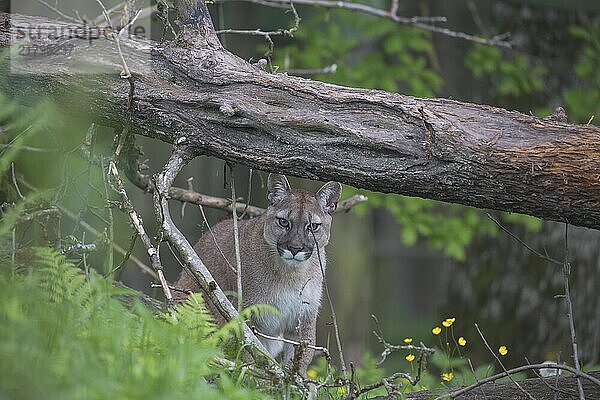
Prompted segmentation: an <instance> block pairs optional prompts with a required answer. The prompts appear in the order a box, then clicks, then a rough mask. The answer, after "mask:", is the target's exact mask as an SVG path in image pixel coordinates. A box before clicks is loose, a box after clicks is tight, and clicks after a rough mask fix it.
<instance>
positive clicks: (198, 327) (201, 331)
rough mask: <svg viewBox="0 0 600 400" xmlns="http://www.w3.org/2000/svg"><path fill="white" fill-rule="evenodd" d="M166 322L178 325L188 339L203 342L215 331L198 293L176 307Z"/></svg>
mask: <svg viewBox="0 0 600 400" xmlns="http://www.w3.org/2000/svg"><path fill="white" fill-rule="evenodd" d="M168 321H171V322H173V323H174V324H177V325H180V326H181V327H182V328H183V329H184V331H185V332H187V333H188V334H189V336H188V337H189V338H196V339H199V340H205V339H207V338H208V337H209V336H211V335H212V333H213V332H214V331H215V322H214V319H213V317H212V316H211V315H210V313H209V311H208V310H207V308H206V305H205V304H204V299H203V298H202V295H201V294H199V293H194V294H192V295H190V296H189V297H188V299H187V301H186V302H185V303H183V304H180V305H178V306H177V307H176V308H175V311H174V312H173V315H172V318H171V317H170V318H168Z"/></svg>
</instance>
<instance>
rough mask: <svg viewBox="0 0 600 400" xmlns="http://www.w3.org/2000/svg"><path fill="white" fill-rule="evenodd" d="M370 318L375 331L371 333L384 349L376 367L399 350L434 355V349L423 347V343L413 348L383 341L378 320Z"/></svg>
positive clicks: (372, 316)
mask: <svg viewBox="0 0 600 400" xmlns="http://www.w3.org/2000/svg"><path fill="white" fill-rule="evenodd" d="M371 318H373V321H374V322H375V327H376V329H375V330H374V331H373V334H374V335H375V337H376V338H377V341H378V342H379V343H380V344H381V345H383V347H384V350H383V351H382V352H381V359H380V360H379V361H378V362H377V366H380V365H381V364H383V362H384V361H385V360H386V358H387V356H389V355H390V354H391V353H393V352H394V351H399V350H407V351H418V352H419V353H425V354H426V355H430V354H433V353H435V349H432V348H429V347H427V346H425V345H424V344H423V343H421V344H420V346H415V345H412V344H408V345H395V344H391V343H388V342H386V341H385V339H384V338H383V334H382V333H381V326H380V324H379V320H378V319H377V317H376V316H375V315H373V314H371Z"/></svg>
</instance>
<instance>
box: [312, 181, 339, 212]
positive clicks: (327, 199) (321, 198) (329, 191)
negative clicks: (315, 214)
mask: <svg viewBox="0 0 600 400" xmlns="http://www.w3.org/2000/svg"><path fill="white" fill-rule="evenodd" d="M341 194H342V185H340V184H339V183H338V182H327V183H326V184H324V185H323V186H321V189H319V191H318V192H317V193H316V194H315V197H316V198H317V201H318V202H319V204H320V205H321V208H322V209H323V211H325V212H326V213H328V214H332V213H333V212H334V211H335V208H336V207H337V203H338V200H339V199H340V195H341Z"/></svg>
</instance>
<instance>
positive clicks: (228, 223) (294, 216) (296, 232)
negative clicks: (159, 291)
mask: <svg viewBox="0 0 600 400" xmlns="http://www.w3.org/2000/svg"><path fill="white" fill-rule="evenodd" d="M268 188H269V193H268V199H269V202H270V205H269V207H268V208H267V210H266V212H265V213H264V214H263V215H261V216H259V217H256V218H254V219H250V220H244V221H239V237H240V253H241V263H242V264H241V265H242V295H243V302H244V307H247V306H249V305H252V304H269V305H272V306H274V307H275V308H277V309H278V310H279V311H280V312H281V314H280V315H275V314H271V313H267V314H265V315H261V316H260V317H256V318H253V320H252V321H250V322H249V323H250V324H252V325H255V326H256V328H257V329H258V330H259V331H260V332H262V333H265V334H268V335H271V336H277V337H285V338H287V339H292V340H307V341H309V342H310V343H311V344H314V343H315V329H316V320H317V314H318V312H319V308H320V304H321V292H322V286H323V273H324V271H325V246H326V245H327V243H328V242H329V232H330V228H331V213H333V211H334V210H335V206H336V204H337V201H338V199H339V196H340V192H341V185H340V184H339V183H335V182H329V183H327V184H325V185H324V186H323V187H322V188H321V189H320V190H319V191H318V192H317V193H316V194H313V193H311V192H308V191H306V190H302V189H294V190H292V189H291V188H290V187H289V184H288V182H287V179H286V178H285V177H284V176H283V175H269V182H268ZM280 218H283V219H285V220H286V221H288V223H289V227H283V226H282V224H284V222H282V221H280V220H279V219H280ZM317 222H318V223H320V227H319V228H318V229H316V230H315V232H314V234H315V237H316V239H317V243H318V248H319V252H320V258H321V262H322V268H323V270H321V265H320V264H319V257H318V255H317V246H315V243H314V237H313V234H312V232H311V231H309V230H308V229H307V226H308V224H309V223H317ZM212 232H213V234H214V237H213V234H211V233H210V232H206V233H205V234H204V235H203V236H202V237H201V238H200V240H199V241H198V243H197V244H196V246H195V247H194V248H195V250H196V252H198V255H199V256H200V258H201V259H202V261H203V262H204V263H205V264H206V266H207V268H208V269H209V271H210V272H211V274H212V276H213V277H214V278H215V280H216V281H217V283H218V284H219V286H220V287H221V289H222V290H223V291H224V292H225V293H226V294H227V295H228V297H229V298H230V300H231V301H232V303H233V304H234V305H235V304H237V298H236V296H235V292H236V291H237V289H236V287H237V284H236V274H235V273H234V271H233V270H232V268H233V269H235V248H234V238H233V220H231V219H228V220H225V221H221V222H219V223H218V224H216V225H215V226H214V227H212ZM215 241H216V243H218V246H219V248H220V249H221V251H222V253H223V254H224V255H225V257H226V258H227V260H228V262H226V261H225V258H224V257H223V255H222V254H221V252H220V251H219V248H218V247H217V245H216V244H215ZM294 252H295V254H294ZM292 257H293V258H294V259H292ZM304 258H305V259H304ZM175 285H176V286H177V287H179V288H184V289H187V290H192V291H194V292H197V291H200V288H199V287H198V285H197V284H196V282H195V280H194V278H193V277H192V276H191V275H190V274H189V273H188V272H187V271H185V270H184V271H183V272H182V273H181V275H180V276H179V279H178V281H177V282H176V284H175ZM184 298H185V296H182V295H179V297H178V298H177V300H180V301H182V300H183V299H184ZM213 313H214V309H213ZM218 320H221V319H220V318H218ZM260 340H261V342H262V343H263V344H264V345H265V347H266V348H267V350H268V351H269V352H270V353H271V355H273V356H277V355H279V354H280V353H283V359H284V362H286V363H289V362H290V360H291V358H292V357H293V352H294V349H293V346H292V345H289V344H284V343H283V342H281V341H275V340H267V339H260ZM312 356H313V352H312V351H306V353H305V355H304V357H303V358H302V359H301V362H300V372H301V373H302V374H305V373H306V368H307V367H308V365H309V364H310V362H311V360H312Z"/></svg>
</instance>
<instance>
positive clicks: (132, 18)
mask: <svg viewBox="0 0 600 400" xmlns="http://www.w3.org/2000/svg"><path fill="white" fill-rule="evenodd" d="M126 3H127V2H122V1H119V0H102V1H86V2H81V1H77V0H63V1H58V2H56V1H52V2H41V1H37V0H20V1H12V2H11V5H10V12H11V14H13V15H12V16H11V21H10V27H11V33H12V40H13V44H12V46H11V48H10V66H11V73H12V74H27V73H28V72H29V70H30V69H29V68H28V67H27V66H28V65H30V63H39V62H48V63H51V64H53V65H55V66H60V65H61V64H64V65H65V66H67V65H71V64H73V63H77V62H85V64H86V65H87V64H91V66H90V67H89V68H88V67H86V68H79V69H76V70H77V71H80V73H86V74H87V73H115V72H117V73H118V71H116V70H115V63H116V64H121V62H120V58H121V55H122V53H123V52H124V51H126V50H127V49H126V46H127V44H126V43H124V42H127V41H124V39H126V38H138V39H148V38H150V33H151V14H152V8H151V7H150V0H146V1H138V2H136V7H137V8H136V9H135V10H128V9H127V6H126ZM18 14H21V15H28V16H35V17H39V19H37V20H33V21H32V20H31V19H29V21H28V22H23V20H22V19H19V18H18V16H17V15H18ZM55 21H59V22H60V23H56V22H55ZM122 46H125V48H121V49H119V47H122ZM75 50H77V51H75ZM86 51H87V52H88V53H89V54H94V55H95V59H90V58H89V57H86V54H83V53H85V52H86ZM137 54H138V55H139V54H140V53H139V51H138V52H137ZM98 55H100V57H98ZM147 56H148V57H150V52H149V51H148V53H147ZM90 62H91V63H90ZM49 71H53V72H59V71H60V68H58V69H56V68H55V69H50V68H49ZM36 73H39V69H37V71H36ZM48 73H51V72H48Z"/></svg>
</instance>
